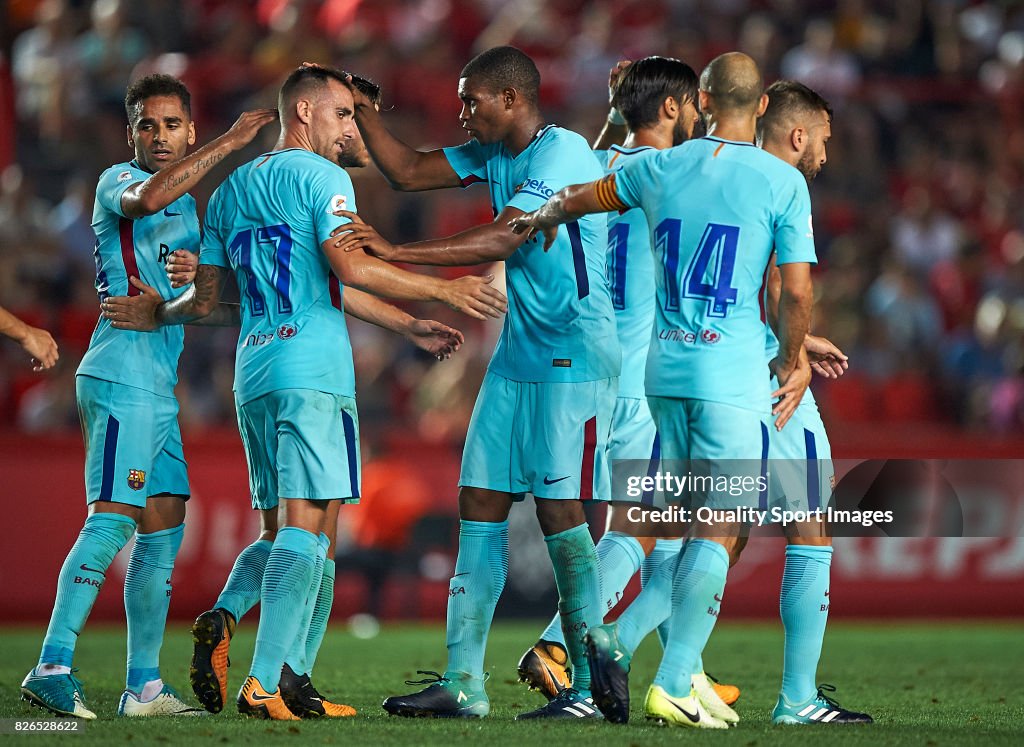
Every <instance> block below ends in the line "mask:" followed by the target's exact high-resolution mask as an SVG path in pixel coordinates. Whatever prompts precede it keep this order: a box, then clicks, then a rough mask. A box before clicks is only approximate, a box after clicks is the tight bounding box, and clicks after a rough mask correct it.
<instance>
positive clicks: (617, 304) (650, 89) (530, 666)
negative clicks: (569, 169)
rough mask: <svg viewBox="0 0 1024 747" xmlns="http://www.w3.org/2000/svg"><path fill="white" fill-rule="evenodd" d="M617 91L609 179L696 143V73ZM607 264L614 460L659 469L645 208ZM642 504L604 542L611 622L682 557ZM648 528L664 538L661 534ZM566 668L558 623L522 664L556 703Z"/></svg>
mask: <svg viewBox="0 0 1024 747" xmlns="http://www.w3.org/2000/svg"><path fill="white" fill-rule="evenodd" d="M626 65H628V66H626ZM609 89H610V92H611V94H612V95H611V102H610V103H611V105H612V107H613V109H614V111H615V113H616V114H620V115H621V118H623V119H624V121H625V122H626V123H627V125H628V130H627V129H626V128H622V129H623V130H624V132H622V136H620V137H619V141H620V142H621V144H611V145H610V147H608V148H607V149H600V146H601V144H602V143H603V142H604V141H605V140H606V139H608V140H612V139H613V136H612V135H610V134H609V130H612V129H613V128H611V127H606V128H605V130H604V131H603V132H602V134H601V137H600V138H599V139H598V143H597V144H596V146H595V147H596V148H599V149H598V150H596V151H595V152H596V154H597V156H598V159H599V160H600V161H601V162H602V163H603V164H604V166H605V170H606V171H607V172H613V171H618V170H620V169H622V167H623V166H624V165H625V164H626V163H628V162H630V161H632V160H633V159H636V158H643V157H646V156H647V155H650V154H652V153H654V152H655V151H656V150H660V149H664V148H669V147H672V146H676V145H679V144H681V143H683V142H685V141H686V140H688V139H690V137H691V136H692V135H693V128H694V125H695V124H696V123H697V120H698V116H699V115H698V113H697V108H696V107H697V103H696V102H697V74H696V73H695V72H694V71H693V69H692V68H691V67H690V66H689V65H687V64H685V63H683V62H680V61H679V60H674V59H668V58H665V57H648V58H645V59H642V60H638V61H637V62H633V63H631V64H630V63H624V62H623V63H619V65H617V66H616V67H615V68H613V69H612V71H611V74H610V76H609ZM623 136H624V140H623ZM607 261H608V282H609V285H610V288H611V292H612V306H613V307H614V308H615V323H616V329H617V331H618V337H619V343H620V345H621V346H622V361H623V363H622V373H621V374H620V376H619V390H618V393H617V398H616V401H615V411H614V413H613V416H612V430H611V435H610V436H609V440H608V459H609V462H610V463H614V462H615V460H620V459H622V460H625V459H628V460H636V461H639V460H647V459H650V460H651V461H652V462H656V461H657V459H658V456H659V453H660V444H659V442H658V436H657V432H656V430H655V427H654V421H653V420H652V419H651V414H650V410H649V409H648V407H647V399H646V397H645V395H644V368H645V366H646V363H647V349H648V347H649V346H650V342H651V328H652V327H653V325H654V303H655V301H654V282H655V281H654V257H653V254H652V253H651V247H650V230H649V228H648V226H647V217H646V216H645V215H644V212H643V211H642V210H640V209H639V208H634V209H632V210H628V211H626V212H622V213H619V212H616V213H609V214H608V250H607ZM653 499H654V496H653V495H652V496H649V497H648V496H645V497H644V500H646V501H647V502H648V503H650V502H651V501H652V500H653ZM633 505H636V504H635V503H630V502H628V501H627V499H626V497H625V496H623V495H614V494H613V495H611V504H610V505H609V508H608V528H607V531H605V533H604V534H603V535H602V536H601V539H600V541H599V542H598V543H597V555H598V558H599V559H600V563H601V587H602V597H603V600H604V607H605V613H606V614H607V612H608V611H609V610H611V608H612V607H614V606H615V605H616V604H617V603H618V601H619V599H621V597H622V592H623V590H624V589H625V587H626V585H627V584H628V583H629V580H630V579H631V578H632V577H633V575H634V574H635V573H636V571H637V570H641V571H642V573H641V576H642V578H643V580H644V581H645V582H646V580H647V578H648V577H649V576H650V574H651V573H653V571H654V569H656V568H657V567H658V565H660V564H661V561H662V560H664V559H665V558H669V557H674V556H675V555H676V554H678V552H679V549H680V547H681V544H682V541H681V540H680V539H663V538H658V539H657V540H656V539H655V537H654V536H644V535H643V533H642V531H641V530H644V529H645V527H642V526H641V525H638V524H637V523H636V522H631V521H629V518H628V516H629V514H628V508H629V507H630V506H633ZM647 529H650V530H652V531H651V534H656V533H657V530H656V529H655V528H653V527H650V528H647ZM663 627H665V626H663ZM659 634H661V630H659ZM566 663H567V656H566V652H565V639H564V636H563V635H562V630H561V625H560V622H559V618H558V616H557V615H556V616H555V618H554V619H553V620H552V621H551V624H550V625H549V626H548V628H547V629H546V630H545V631H544V632H543V633H542V634H541V636H540V640H538V641H537V643H536V644H535V645H534V646H532V647H531V648H530V649H529V650H528V651H527V652H526V653H525V654H524V655H523V657H522V659H521V660H520V662H519V666H518V673H519V677H520V680H521V681H523V682H526V683H527V684H528V685H530V687H531V688H532V689H536V690H539V691H540V692H542V693H543V694H545V695H546V696H547V697H548V698H552V697H555V696H556V695H557V694H558V693H559V692H560V691H561V690H562V689H564V688H565V687H567V686H568V684H569V679H568V673H567V672H566ZM709 686H710V685H709Z"/></svg>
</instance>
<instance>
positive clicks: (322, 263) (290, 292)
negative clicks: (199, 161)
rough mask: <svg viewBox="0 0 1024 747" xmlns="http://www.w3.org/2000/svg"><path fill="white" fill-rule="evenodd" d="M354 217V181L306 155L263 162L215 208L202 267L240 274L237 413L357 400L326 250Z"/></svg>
mask: <svg viewBox="0 0 1024 747" xmlns="http://www.w3.org/2000/svg"><path fill="white" fill-rule="evenodd" d="M339 208H344V209H346V210H351V211H353V212H354V211H355V209H356V201H355V193H354V191H353V188H352V181H351V179H349V176H348V174H346V173H345V171H344V170H343V169H342V168H340V167H339V166H337V165H336V164H334V163H331V162H330V161H328V160H327V159H325V158H322V157H320V156H318V155H316V154H315V153H311V152H310V151H307V150H301V149H290V150H282V151H275V152H272V153H265V154H264V155H262V156H259V157H258V158H255V159H254V160H252V161H250V162H249V163H247V164H244V165H243V166H240V167H239V168H238V169H236V170H235V171H234V172H233V173H232V174H231V175H230V176H229V177H228V178H227V179H226V180H225V181H224V183H223V184H221V185H220V186H219V187H218V188H217V191H216V192H214V193H213V196H212V197H211V198H210V204H209V206H208V208H207V211H206V224H205V229H204V234H203V241H202V253H201V254H200V263H201V264H209V265H216V266H218V267H228V268H231V269H233V270H234V272H235V277H236V279H237V280H238V290H239V294H240V296H241V298H240V300H241V304H242V329H241V333H240V334H239V338H238V348H237V350H236V353H235V399H236V401H237V402H238V404H239V405H241V404H245V403H246V402H248V401H250V400H253V399H256V398H258V397H262V396H263V395H265V394H267V393H269V392H272V391H275V390H278V389H313V390H316V391H321V392H328V393H331V394H342V395H345V396H348V397H354V396H355V375H354V372H353V369H352V346H351V343H350V342H349V337H348V330H347V328H346V326H345V318H344V316H343V315H342V313H341V311H340V309H341V307H342V288H341V286H340V285H339V284H338V282H337V280H336V279H335V278H334V276H333V275H332V274H331V267H330V264H329V262H328V261H327V257H326V256H324V253H323V252H322V251H321V249H320V245H321V243H323V242H324V241H326V240H327V239H328V238H329V236H330V233H331V231H332V230H334V228H335V227H337V226H339V225H341V224H343V223H347V222H348V219H347V218H339V217H336V216H335V215H333V214H332V213H333V211H334V210H337V209H339Z"/></svg>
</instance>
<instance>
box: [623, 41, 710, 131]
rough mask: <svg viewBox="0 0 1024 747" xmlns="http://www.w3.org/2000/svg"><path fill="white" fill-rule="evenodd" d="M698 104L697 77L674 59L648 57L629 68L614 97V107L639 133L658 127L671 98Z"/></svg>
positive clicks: (685, 65) (632, 128) (682, 63)
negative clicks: (640, 129) (661, 115)
mask: <svg viewBox="0 0 1024 747" xmlns="http://www.w3.org/2000/svg"><path fill="white" fill-rule="evenodd" d="M669 96H671V97H672V98H674V99H677V100H678V101H679V102H680V103H682V102H684V101H687V100H689V101H691V102H693V103H694V105H696V103H697V73H695V72H694V70H693V68H692V67H690V66H689V65H687V64H686V63H685V62H680V61H679V60H677V59H674V58H672V57H644V58H643V59H642V60H637V61H636V62H634V63H633V64H632V65H630V66H629V67H627V68H626V71H625V72H624V73H623V74H622V77H620V78H619V82H618V84H617V85H616V87H615V93H614V94H613V96H612V106H614V107H615V108H616V109H618V110H619V113H620V114H621V115H622V116H623V118H624V119H625V120H626V124H627V125H629V129H631V130H634V131H635V130H637V129H639V128H641V127H649V126H650V125H653V124H655V123H657V121H658V110H659V109H661V105H662V103H663V102H664V101H665V99H666V98H667V97H669Z"/></svg>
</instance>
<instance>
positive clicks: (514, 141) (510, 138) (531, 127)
mask: <svg viewBox="0 0 1024 747" xmlns="http://www.w3.org/2000/svg"><path fill="white" fill-rule="evenodd" d="M543 127H544V118H543V117H542V116H541V114H540V112H538V111H535V112H533V113H532V114H531V115H530V116H529V117H526V118H525V119H524V120H523V122H522V123H517V124H516V126H515V127H514V128H513V129H512V131H511V132H509V134H508V135H507V136H506V137H505V139H504V140H503V141H502V143H503V144H504V145H505V150H507V151H508V152H509V153H511V154H512V155H513V156H518V155H519V154H520V153H522V152H523V151H524V150H526V149H527V148H528V147H529V146H530V143H532V142H533V139H534V138H535V137H536V136H537V133H538V132H540V131H541V129H543Z"/></svg>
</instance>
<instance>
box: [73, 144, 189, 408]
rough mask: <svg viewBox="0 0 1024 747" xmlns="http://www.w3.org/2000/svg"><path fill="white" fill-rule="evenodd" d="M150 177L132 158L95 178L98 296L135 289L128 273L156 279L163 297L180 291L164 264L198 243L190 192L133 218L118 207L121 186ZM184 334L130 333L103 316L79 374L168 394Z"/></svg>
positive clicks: (176, 330) (176, 328) (171, 390)
mask: <svg viewBox="0 0 1024 747" xmlns="http://www.w3.org/2000/svg"><path fill="white" fill-rule="evenodd" d="M150 176H152V174H151V173H150V172H148V171H146V170H144V169H143V168H142V167H141V166H139V164H138V163H137V162H136V161H130V162H128V163H119V164H116V165H114V166H111V167H110V168H109V169H107V170H106V171H104V172H103V173H102V174H101V175H100V180H99V183H98V184H97V185H96V202H95V204H94V206H93V211H92V228H93V231H94V232H95V233H96V247H95V248H94V249H93V257H94V259H95V261H96V292H97V294H98V295H99V297H100V300H101V301H102V300H103V299H105V298H107V297H108V296H137V295H139V293H140V291H139V290H138V289H137V288H135V286H134V285H130V284H129V283H128V277H129V276H132V275H134V276H135V277H137V278H139V279H140V280H142V282H144V283H146V284H148V285H151V286H153V287H154V288H155V289H156V291H157V293H159V294H160V295H161V296H163V297H164V298H175V297H177V296H179V295H181V294H182V293H184V292H185V288H172V287H171V283H170V281H169V280H168V279H167V273H166V272H165V271H164V264H165V263H166V262H167V257H168V255H170V253H171V252H173V251H175V250H177V249H187V250H189V251H190V252H196V251H198V250H199V236H200V232H199V218H198V217H197V216H196V201H195V200H194V199H192V195H188V194H186V195H183V196H181V197H179V198H178V199H177V200H175V201H174V202H172V203H171V204H170V205H168V206H167V207H166V208H165V209H164V210H161V211H160V212H159V213H154V214H153V215H147V216H144V217H142V218H136V219H134V220H133V219H131V218H126V217H125V215H124V212H123V211H122V210H121V195H123V194H124V192H125V190H127V189H128V188H129V187H130V186H132V185H133V184H137V183H138V182H144V181H146V179H148V178H149V177H150ZM184 340H185V332H184V329H183V328H182V327H180V326H174V327H161V328H160V329H157V330H155V331H153V332H130V331H128V330H123V329H114V327H112V326H111V324H110V321H109V320H108V319H104V318H103V317H102V316H101V317H100V318H99V321H97V322H96V329H95V330H93V333H92V339H91V340H90V341H89V349H88V350H87V351H86V353H85V356H84V357H83V358H82V362H81V364H80V365H79V366H78V373H79V374H81V375H84V376H92V377H94V378H97V379H103V380H105V381H113V382H116V383H118V384H125V385H127V386H133V387H137V388H139V389H145V390H146V391H149V392H153V393H154V394H159V395H161V396H165V397H173V396H174V385H175V384H177V382H178V357H179V356H180V355H181V348H182V345H183V344H184Z"/></svg>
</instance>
